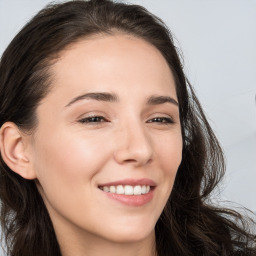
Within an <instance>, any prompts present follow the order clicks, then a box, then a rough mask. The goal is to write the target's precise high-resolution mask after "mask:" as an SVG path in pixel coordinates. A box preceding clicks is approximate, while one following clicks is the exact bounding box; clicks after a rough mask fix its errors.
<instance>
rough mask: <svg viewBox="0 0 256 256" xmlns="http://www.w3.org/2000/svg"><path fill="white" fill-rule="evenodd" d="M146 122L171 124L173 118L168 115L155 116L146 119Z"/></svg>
mask: <svg viewBox="0 0 256 256" xmlns="http://www.w3.org/2000/svg"><path fill="white" fill-rule="evenodd" d="M147 123H159V124H173V123H174V122H173V120H172V119H171V118H169V117H155V118H152V119H150V120H148V121H147Z"/></svg>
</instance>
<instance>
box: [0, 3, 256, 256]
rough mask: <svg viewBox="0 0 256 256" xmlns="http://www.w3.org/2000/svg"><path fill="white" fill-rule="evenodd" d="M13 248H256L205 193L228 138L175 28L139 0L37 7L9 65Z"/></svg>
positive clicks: (7, 226)
mask: <svg viewBox="0 0 256 256" xmlns="http://www.w3.org/2000/svg"><path fill="white" fill-rule="evenodd" d="M0 86H1V87H0V97H1V98H0V104H1V105H0V109H1V112H0V113H1V115H0V120H1V133H0V134H1V140H0V149H1V175H0V179H1V180H0V184H1V190H0V191H1V192H0V198H1V201H2V208H1V222H2V228H3V232H4V234H5V238H6V243H7V249H8V255H12V256H16V255H24V256H25V255H26V256H32V255H33V256H34V255H38V256H40V255H50V256H51V255H52V256H56V255H62V256H69V255H76V256H79V255H90V256H94V255H103V254H105V255H137V256H141V255H147V256H148V255H158V256H160V255H161V256H162V255H255V253H256V248H255V244H254V243H255V236H254V235H253V234H252V233H250V231H249V230H248V229H246V222H245V221H244V219H243V218H242V216H240V215H239V214H238V213H236V212H235V211H231V210H229V209H222V208H216V207H214V206H212V205H210V203H209V195H210V193H211V192H212V191H213V189H214V188H215V187H216V185H217V184H218V182H219V181H220V179H221V178H222V176H223V174H224V161H223V155H222V151H221V148H220V146H219V144H218V142H217V140H216V138H215V136H214V134H213V132H212V130H211V128H210V126H209V124H208V122H207V120H206V119H205V116H204V114H203V111H202V109H201V107H200V104H199V102H198V100H197V98H196V96H195V94H194V92H193V89H192V87H191V86H190V84H189V83H188V81H187V79H186V77H185V75H184V72H183V70H182V66H181V63H180V60H179V56H178V54H177V52H176V50H175V47H174V45H173V41H172V37H171V34H170V33H169V32H168V29H167V28H166V27H165V25H164V24H163V23H162V21H161V20H160V19H158V18H157V17H155V16H153V15H152V14H150V13H149V12H147V11H146V10H145V9H144V8H142V7H140V6H135V5H126V4H122V3H113V2H111V1H108V0H94V1H71V2H67V3H64V4H59V5H52V6H49V7H47V8H45V9H44V10H42V11H41V12H40V13H38V14H37V15H36V16H35V17H34V18H33V19H32V20H31V21H30V22H29V23H28V24H27V25H26V26H25V27H24V28H23V29H22V30H21V32H20V33H19V34H18V35H17V36H16V37H15V38H14V40H13V41H12V42H11V44H10V45H9V46H8V48H7V49H6V51H5V52H4V54H3V56H2V59H1V64H0Z"/></svg>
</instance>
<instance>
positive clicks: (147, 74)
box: [52, 34, 176, 97]
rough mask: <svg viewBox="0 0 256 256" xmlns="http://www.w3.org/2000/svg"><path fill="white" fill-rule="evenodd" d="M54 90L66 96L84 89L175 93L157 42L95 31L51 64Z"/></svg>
mask: <svg viewBox="0 0 256 256" xmlns="http://www.w3.org/2000/svg"><path fill="white" fill-rule="evenodd" d="M52 76H53V92H54V91H59V92H61V93H62V95H63V96H67V97H68V96H71V95H75V94H79V93H81V92H90V91H95V90H96V91H97V90H99V91H105V90H107V91H115V92H116V93H117V94H119V93H120V94H125V93H131V92H132V93H140V94H141V92H144V93H145V94H147V93H148V94H150V93H151V94H152V93H153V94H154V93H156V92H157V91H159V93H165V94H171V95H172V96H173V95H176V92H175V83H174V79H173V76H172V73H171V70H170V68H169V66H168V64H167V62H166V60H165V59H164V57H163V56H162V54H161V53H160V52H159V51H158V49H156V48H155V47H154V46H152V45H151V44H149V43H148V42H146V41H144V40H143V39H140V38H136V37H133V36H129V35H125V34H114V35H95V36H92V37H90V38H86V39H83V40H80V41H78V42H76V43H74V44H72V45H70V46H69V47H67V48H66V49H65V50H64V51H62V52H61V53H60V57H59V59H58V60H57V62H56V63H55V64H54V65H53V66H52Z"/></svg>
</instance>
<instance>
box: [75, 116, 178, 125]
mask: <svg viewBox="0 0 256 256" xmlns="http://www.w3.org/2000/svg"><path fill="white" fill-rule="evenodd" d="M79 122H80V123H82V124H92V125H97V124H98V123H102V122H109V121H108V120H107V119H106V118H104V117H103V116H96V115H95V116H89V117H85V118H83V119H81V120H79ZM147 123H159V124H160V125H170V124H173V123H174V121H173V120H172V118H170V117H154V118H152V119H150V120H148V121H147Z"/></svg>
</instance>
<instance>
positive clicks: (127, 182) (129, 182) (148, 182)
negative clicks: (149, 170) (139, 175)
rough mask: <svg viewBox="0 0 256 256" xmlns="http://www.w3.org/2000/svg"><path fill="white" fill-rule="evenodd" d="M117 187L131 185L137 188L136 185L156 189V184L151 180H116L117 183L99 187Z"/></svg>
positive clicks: (112, 182)
mask: <svg viewBox="0 0 256 256" xmlns="http://www.w3.org/2000/svg"><path fill="white" fill-rule="evenodd" d="M117 185H131V186H136V185H146V186H151V187H155V186H156V183H155V182H154V181H153V180H151V179H146V178H143V179H123V180H116V181H111V182H107V183H104V184H100V185H99V187H104V186H107V187H109V186H117Z"/></svg>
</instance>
